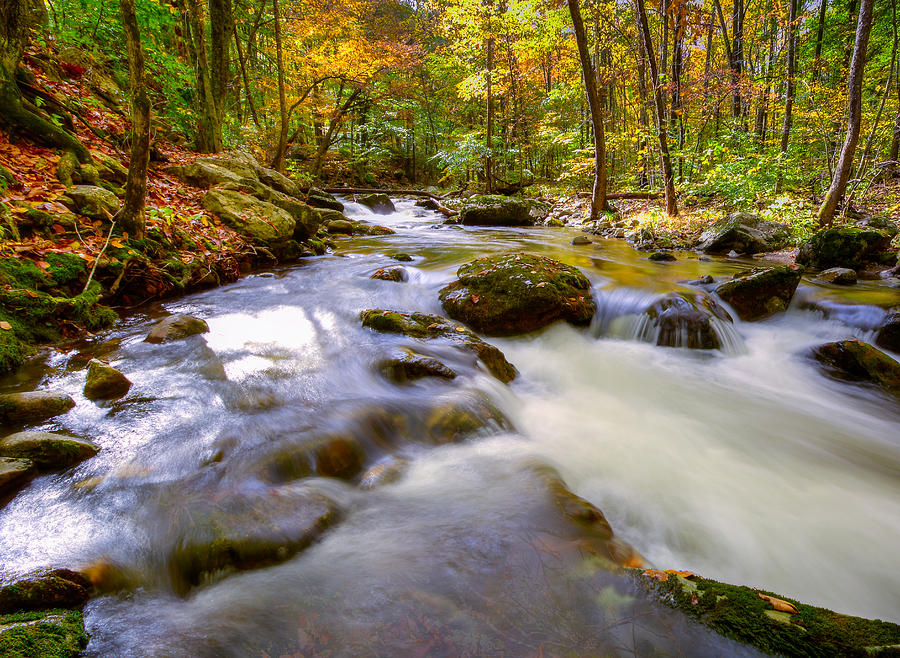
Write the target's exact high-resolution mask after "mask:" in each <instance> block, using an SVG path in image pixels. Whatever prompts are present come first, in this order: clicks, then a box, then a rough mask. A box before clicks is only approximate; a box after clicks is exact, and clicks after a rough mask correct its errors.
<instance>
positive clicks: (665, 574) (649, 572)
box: [643, 569, 694, 583]
mask: <svg viewBox="0 0 900 658" xmlns="http://www.w3.org/2000/svg"><path fill="white" fill-rule="evenodd" d="M643 575H644V576H647V577H648V578H653V579H655V580H658V581H659V582H661V583H664V582H666V581H667V580H668V579H669V576H681V577H682V578H690V577H691V576H693V575H694V574H693V572H691V571H677V570H676V569H666V570H665V571H659V570H658V569H646V570H645V571H644V572H643Z"/></svg>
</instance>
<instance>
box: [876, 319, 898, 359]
mask: <svg viewBox="0 0 900 658" xmlns="http://www.w3.org/2000/svg"><path fill="white" fill-rule="evenodd" d="M875 344H876V345H878V347H880V348H882V349H885V350H890V351H891V352H897V353H900V310H894V311H892V312H891V313H890V314H889V315H888V316H887V317H886V318H885V319H884V322H882V323H881V325H880V326H879V327H878V333H877V335H876V336H875Z"/></svg>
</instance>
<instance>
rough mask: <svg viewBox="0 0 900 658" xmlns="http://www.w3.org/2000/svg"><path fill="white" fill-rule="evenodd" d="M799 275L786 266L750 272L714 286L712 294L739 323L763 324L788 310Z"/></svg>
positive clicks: (798, 282) (799, 273)
mask: <svg viewBox="0 0 900 658" xmlns="http://www.w3.org/2000/svg"><path fill="white" fill-rule="evenodd" d="M802 273H803V270H802V269H799V268H796V267H790V266H788V265H779V266H777V267H769V268H758V269H753V270H750V271H749V272H742V273H739V274H736V275H735V277H734V278H733V279H732V280H731V281H726V282H725V283H722V284H720V285H718V286H716V289H715V293H716V294H717V295H718V296H719V297H720V298H721V299H722V300H723V301H725V302H727V303H728V304H730V305H731V307H732V308H733V309H734V310H735V312H736V313H737V314H738V317H740V318H741V319H742V320H745V321H748V322H752V321H754V320H763V319H765V318H768V317H770V316H772V315H775V314H776V313H782V312H784V311H786V310H787V308H788V306H790V303H791V299H792V298H793V296H794V292H795V291H796V290H797V286H798V285H799V284H800V277H801V275H802Z"/></svg>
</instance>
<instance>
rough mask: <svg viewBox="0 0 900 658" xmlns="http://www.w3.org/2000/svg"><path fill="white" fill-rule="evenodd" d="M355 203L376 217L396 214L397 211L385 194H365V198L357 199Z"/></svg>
mask: <svg viewBox="0 0 900 658" xmlns="http://www.w3.org/2000/svg"><path fill="white" fill-rule="evenodd" d="M356 201H357V203H361V204H362V205H364V206H365V207H366V208H368V209H369V210H371V211H372V212H374V213H375V214H376V215H390V214H391V213H393V212H397V209H396V208H395V207H394V202H393V201H391V198H390V197H389V196H388V195H387V194H381V193H378V194H367V195H366V196H361V197H359V198H358V199H357V200H356Z"/></svg>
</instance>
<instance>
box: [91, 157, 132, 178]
mask: <svg viewBox="0 0 900 658" xmlns="http://www.w3.org/2000/svg"><path fill="white" fill-rule="evenodd" d="M91 157H93V159H94V162H95V163H96V167H97V173H98V175H99V176H100V178H101V179H102V180H105V181H107V182H109V183H115V184H117V185H124V184H125V183H126V182H127V181H128V168H127V167H125V166H124V165H123V164H122V163H121V162H119V161H118V160H117V159H116V158H114V157H112V156H109V155H106V153H103V152H102V151H91Z"/></svg>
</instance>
